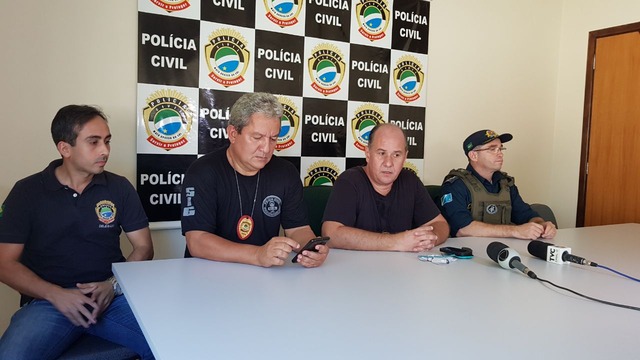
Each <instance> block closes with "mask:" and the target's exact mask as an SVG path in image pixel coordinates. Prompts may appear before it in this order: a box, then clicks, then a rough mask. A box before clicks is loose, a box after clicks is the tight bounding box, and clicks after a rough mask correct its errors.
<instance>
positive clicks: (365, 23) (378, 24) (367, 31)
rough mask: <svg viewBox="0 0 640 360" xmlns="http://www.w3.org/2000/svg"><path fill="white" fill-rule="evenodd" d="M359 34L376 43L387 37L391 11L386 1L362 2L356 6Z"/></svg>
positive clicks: (364, 0)
mask: <svg viewBox="0 0 640 360" xmlns="http://www.w3.org/2000/svg"><path fill="white" fill-rule="evenodd" d="M356 14H357V19H358V32H359V33H360V34H361V35H362V36H364V37H365V38H367V39H369V40H371V41H375V40H380V39H382V38H383V37H385V31H386V30H387V27H388V26H389V19H390V16H389V15H390V11H389V4H388V2H387V1H386V0H360V2H359V3H358V4H357V5H356Z"/></svg>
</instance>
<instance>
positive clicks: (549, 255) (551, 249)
mask: <svg viewBox="0 0 640 360" xmlns="http://www.w3.org/2000/svg"><path fill="white" fill-rule="evenodd" d="M527 250H529V254H531V255H533V256H535V257H537V258H540V259H542V260H546V261H548V262H552V263H556V264H564V263H567V262H572V263H575V264H580V265H587V266H594V267H596V266H598V264H597V263H595V262H593V261H589V260H587V259H585V258H583V257H580V256H576V255H571V248H568V247H564V246H557V245H554V244H550V243H547V242H544V241H540V240H533V241H531V242H530V243H529V245H528V246H527Z"/></svg>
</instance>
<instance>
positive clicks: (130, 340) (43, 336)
mask: <svg viewBox="0 0 640 360" xmlns="http://www.w3.org/2000/svg"><path fill="white" fill-rule="evenodd" d="M83 333H89V334H91V335H95V336H98V337H101V338H103V339H106V340H109V341H111V342H114V343H116V344H120V345H123V346H126V347H128V348H129V349H131V350H133V351H135V352H136V353H138V355H140V357H141V358H142V359H143V360H146V359H154V357H153V354H152V353H151V349H149V345H148V344H147V341H146V340H145V338H144V335H143V334H142V330H140V326H138V322H137V321H136V319H135V317H134V315H133V313H132V312H131V308H130V307H129V303H127V300H126V299H125V297H124V296H117V297H115V298H114V299H113V301H112V302H111V304H110V305H109V307H108V308H107V309H106V310H105V311H104V312H103V313H102V315H101V316H100V318H98V322H97V323H96V324H94V325H91V326H90V327H89V328H88V329H85V328H83V327H82V326H75V325H73V324H72V323H71V321H69V319H67V318H66V317H65V316H64V315H62V313H60V312H59V311H58V310H57V309H56V308H55V307H54V306H53V305H52V304H51V303H50V302H48V301H46V300H33V301H32V302H30V303H28V304H26V305H24V306H23V307H22V308H20V310H18V311H17V312H16V313H15V314H14V315H13V317H12V318H11V323H10V324H9V327H8V328H7V331H5V333H4V335H2V338H0V359H12V360H21V359H25V360H26V359H34V360H36V359H37V360H44V359H55V358H57V357H58V356H60V355H61V354H62V353H63V352H64V351H65V350H66V349H67V348H69V347H70V346H71V344H73V342H74V341H76V340H77V339H78V338H79V337H80V335H82V334H83Z"/></svg>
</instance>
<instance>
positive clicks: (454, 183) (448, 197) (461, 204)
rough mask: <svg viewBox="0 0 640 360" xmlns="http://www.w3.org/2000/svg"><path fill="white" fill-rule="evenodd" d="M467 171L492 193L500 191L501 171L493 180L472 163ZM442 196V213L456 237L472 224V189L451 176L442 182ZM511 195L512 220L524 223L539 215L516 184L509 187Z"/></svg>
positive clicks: (494, 174) (453, 235) (495, 173)
mask: <svg viewBox="0 0 640 360" xmlns="http://www.w3.org/2000/svg"><path fill="white" fill-rule="evenodd" d="M467 171H469V172H470V173H471V174H473V176H475V177H476V178H477V179H478V181H480V183H481V184H482V185H483V186H484V188H485V189H487V191H488V192H490V193H492V194H497V193H499V192H500V180H501V179H502V178H504V175H503V174H502V173H501V172H500V171H496V172H494V173H493V176H492V178H491V182H489V181H487V180H486V179H485V178H483V177H482V176H480V174H478V173H477V172H476V171H475V170H474V169H473V167H472V166H471V165H467ZM441 193H442V197H441V198H440V208H441V210H442V215H443V216H444V217H445V218H446V219H447V222H449V226H450V227H451V236H452V237H455V236H456V234H457V233H458V230H460V229H462V228H464V227H466V226H467V225H469V224H471V222H472V221H473V217H472V216H471V210H470V209H471V191H469V189H468V188H467V186H466V185H465V184H464V181H462V179H460V178H458V177H454V178H451V179H449V180H447V181H445V182H444V183H443V184H442V189H441ZM509 195H510V197H511V221H512V222H513V223H514V224H516V225H520V224H524V223H526V222H528V221H529V220H531V219H532V218H534V217H538V216H540V215H538V213H537V212H535V211H534V210H533V209H531V206H529V204H527V203H526V202H524V200H522V197H521V196H520V193H519V192H518V187H517V186H516V185H515V184H514V185H512V186H510V187H509Z"/></svg>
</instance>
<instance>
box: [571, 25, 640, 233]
mask: <svg viewBox="0 0 640 360" xmlns="http://www.w3.org/2000/svg"><path fill="white" fill-rule="evenodd" d="M630 32H640V22H637V23H631V24H627V25H620V26H614V27H610V28H606V29H600V30H594V31H590V32H589V45H588V47H587V74H586V77H585V78H586V81H585V90H584V111H583V118H582V149H581V151H580V177H579V180H578V181H579V182H578V209H577V212H576V227H583V226H584V217H585V210H586V202H587V164H588V160H589V140H590V133H591V101H592V98H593V73H594V70H595V68H594V66H595V59H596V41H597V40H598V39H599V38H603V37H607V36H615V35H620V34H626V33H630Z"/></svg>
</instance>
